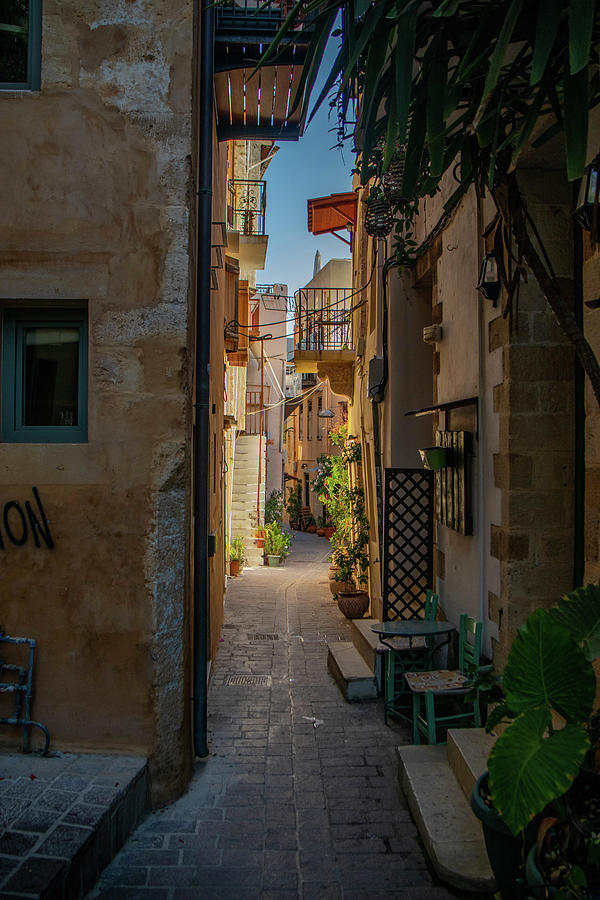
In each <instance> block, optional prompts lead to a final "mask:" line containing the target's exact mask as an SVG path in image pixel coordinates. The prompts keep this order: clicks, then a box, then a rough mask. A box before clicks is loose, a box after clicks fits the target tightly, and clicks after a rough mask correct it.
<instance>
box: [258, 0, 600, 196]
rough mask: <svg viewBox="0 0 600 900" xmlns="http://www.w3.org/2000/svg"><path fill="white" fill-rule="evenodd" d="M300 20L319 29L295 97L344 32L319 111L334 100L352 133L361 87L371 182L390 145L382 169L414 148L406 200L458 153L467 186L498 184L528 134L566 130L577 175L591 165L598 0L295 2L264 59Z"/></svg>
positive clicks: (536, 138)
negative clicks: (377, 158) (481, 180)
mask: <svg viewBox="0 0 600 900" xmlns="http://www.w3.org/2000/svg"><path fill="white" fill-rule="evenodd" d="M340 15H341V22H342V28H341V30H340V28H339V23H340V18H339V16H340ZM299 22H309V23H310V27H311V28H312V29H313V33H312V39H311V42H310V45H309V48H308V54H307V59H306V62H305V65H304V67H303V73H302V79H301V81H300V84H299V86H298V90H297V92H296V96H295V99H294V104H295V105H297V104H298V103H299V102H300V101H301V100H302V98H303V97H305V96H307V95H308V94H310V92H311V91H312V90H313V88H314V86H315V82H316V79H317V75H318V72H319V68H320V66H321V62H322V55H323V49H324V47H325V44H326V41H327V39H328V38H329V36H330V35H333V36H334V37H337V36H340V35H341V37H342V40H341V41H340V42H339V44H340V46H339V50H338V53H337V55H336V57H335V60H334V62H333V64H332V66H331V68H330V69H329V71H328V72H327V73H326V77H325V82H324V85H323V88H322V90H321V92H320V94H319V95H318V97H317V99H316V100H315V101H314V103H313V106H312V110H311V117H312V115H314V112H315V111H316V109H317V108H318V107H319V106H320V105H321V104H322V103H323V102H324V101H325V100H326V99H327V98H330V99H329V102H330V104H331V106H335V107H336V109H337V110H338V115H339V117H340V128H341V130H342V132H343V134H344V135H346V136H347V135H348V134H349V130H350V129H351V128H352V127H353V125H354V121H355V113H354V102H355V101H354V98H355V97H357V96H358V97H360V102H359V103H358V109H357V111H356V123H357V127H356V129H355V131H354V138H355V141H356V149H357V150H359V151H360V152H361V154H362V161H361V175H362V181H363V184H366V182H367V181H368V178H369V176H370V174H371V173H372V170H371V168H370V166H371V163H372V159H373V156H374V155H376V154H377V149H378V147H380V146H381V145H382V144H383V146H384V148H385V150H384V156H383V170H384V171H385V170H386V169H387V167H388V165H389V163H390V161H391V159H392V157H393V155H394V153H395V152H396V150H397V148H398V147H402V146H405V155H406V160H405V167H404V189H405V194H406V197H407V198H408V199H414V196H415V194H416V193H418V194H419V195H420V196H425V195H426V194H429V193H432V192H433V191H435V189H436V187H437V186H438V184H439V181H440V179H441V177H442V176H443V174H444V173H445V172H446V171H448V170H449V169H454V168H455V167H456V161H457V160H458V161H459V170H458V173H457V174H458V177H459V179H460V183H461V186H468V185H469V184H471V183H472V181H473V180H474V178H476V177H478V176H479V175H481V174H484V175H485V177H486V180H487V182H488V185H489V186H490V187H492V186H493V185H494V184H496V182H497V181H498V179H499V178H501V177H502V176H503V175H504V174H506V173H507V172H509V171H511V170H512V169H514V167H515V166H516V164H517V162H518V160H519V156H520V154H521V153H522V152H523V150H524V148H525V147H526V146H527V145H528V143H529V142H530V141H532V142H533V143H534V145H535V146H539V145H540V144H542V143H543V142H544V141H546V140H548V139H549V138H550V137H552V136H554V135H555V134H556V133H557V132H562V133H563V135H564V142H565V154H566V160H567V170H568V175H569V178H570V179H573V178H578V177H580V176H581V174H582V173H583V169H584V166H585V161H586V159H585V156H586V146H587V129H588V110H589V108H591V107H593V106H595V105H596V104H597V103H598V101H599V99H600V93H599V90H600V82H599V79H598V56H597V50H596V48H595V43H594V42H595V40H596V39H597V38H598V29H599V10H598V4H597V3H595V2H590V0H571V2H567V0H498V2H495V3H494V4H490V3H489V0H461V2H458V0H443V2H439V0H433V2H431V0H430V2H416V0H378V2H377V3H371V2H367V0H346V2H343V0H339V2H333V3H327V4H324V3H322V2H321V0H298V2H297V3H296V4H295V5H294V7H293V9H292V11H291V12H290V14H289V16H288V18H287V20H286V22H285V23H284V24H283V26H282V28H281V30H280V32H279V34H278V35H277V37H276V39H275V41H274V42H273V44H271V46H270V47H269V49H268V50H267V51H266V53H265V55H264V57H263V60H262V63H263V64H264V63H265V62H266V61H267V60H268V59H269V57H270V56H271V55H272V54H273V53H274V52H275V50H276V48H277V47H278V46H279V45H280V44H281V43H282V42H283V43H285V42H287V41H293V39H294V34H295V33H296V31H295V29H296V28H297V27H298V23H299ZM332 91H333V95H332V93H331V92H332Z"/></svg>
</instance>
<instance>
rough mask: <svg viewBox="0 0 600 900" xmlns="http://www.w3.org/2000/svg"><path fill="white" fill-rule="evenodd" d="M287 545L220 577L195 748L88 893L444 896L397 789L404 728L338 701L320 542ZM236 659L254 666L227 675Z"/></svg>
mask: <svg viewBox="0 0 600 900" xmlns="http://www.w3.org/2000/svg"><path fill="white" fill-rule="evenodd" d="M292 549H293V552H292V554H291V556H290V557H289V558H288V560H287V562H286V564H285V566H283V567H281V568H278V569H269V568H254V569H246V570H245V571H244V573H243V575H242V576H241V577H240V578H237V579H230V580H229V586H228V591H227V598H226V610H225V625H224V628H223V635H222V642H221V643H220V645H219V647H220V649H219V654H218V657H217V659H216V662H215V666H214V670H213V674H212V680H211V685H210V692H209V707H208V708H209V748H210V756H209V757H208V758H207V759H206V760H205V761H202V762H200V761H199V762H197V764H196V768H195V774H194V778H193V781H192V783H191V785H190V788H189V790H188V792H187V793H186V794H185V795H184V796H183V797H182V798H181V799H180V800H179V801H177V802H176V803H174V804H173V805H171V806H170V807H168V808H166V809H164V810H159V811H158V812H156V813H154V814H152V815H151V816H149V818H148V819H147V820H146V821H145V822H144V823H143V825H142V826H141V827H140V828H139V829H138V830H137V831H136V832H135V833H134V835H133V836H132V837H131V838H130V840H129V841H128V842H127V844H126V845H125V847H124V848H123V850H122V851H121V853H120V854H119V855H118V856H117V857H116V859H115V860H114V861H113V863H112V865H111V866H110V867H109V868H108V869H107V870H106V871H105V873H104V874H103V876H102V878H101V880H100V882H99V883H98V884H97V885H96V887H95V889H94V890H93V891H92V893H91V894H90V897H93V898H102V900H112V898H122V900H137V898H139V900H151V898H154V900H192V898H215V900H217V898H219V900H246V898H248V900H250V898H259V897H260V898H264V900H276V898H282V900H283V898H294V897H301V898H304V900H334V898H344V900H359V898H369V900H377V898H383V897H385V898H393V897H398V898H404V900H444V898H451V897H455V896H457V895H456V894H454V893H452V892H451V891H449V890H448V889H447V888H445V887H443V886H441V885H440V884H439V883H438V882H437V880H436V879H435V876H433V875H432V874H431V872H430V869H429V868H428V864H427V862H426V859H425V857H424V855H423V852H422V850H421V847H420V844H419V841H418V837H417V832H416V828H415V826H414V824H413V822H412V820H411V817H410V814H409V812H408V810H407V809H406V807H405V804H404V802H403V799H402V797H401V796H400V792H399V789H398V782H397V763H396V758H395V747H396V746H397V745H398V744H400V743H405V742H406V741H407V739H408V730H406V729H404V728H402V727H401V726H399V725H398V724H397V723H392V724H391V726H390V727H386V726H385V725H384V722H383V708H382V701H381V700H377V701H371V702H365V703H357V704H349V703H347V702H346V701H345V700H344V699H343V698H342V695H341V693H340V691H339V689H338V687H337V686H336V684H335V683H334V682H333V680H332V678H331V677H330V675H329V674H328V672H327V643H326V642H327V641H332V640H339V639H341V640H349V639H350V638H349V623H348V622H347V620H346V619H344V617H343V616H342V615H341V613H340V612H339V611H338V609H337V606H336V604H334V603H333V602H332V599H331V594H330V591H329V584H328V580H327V566H328V564H327V562H326V556H327V551H328V549H329V544H328V542H326V541H325V540H324V539H322V538H318V537H316V536H313V535H309V534H303V533H298V534H296V535H295V537H294V541H293V544H292ZM249 675H251V676H260V677H257V678H255V679H247V678H240V677H239V676H249ZM248 680H249V681H255V682H256V683H254V684H243V683H242V684H240V683H237V684H236V682H243V681H248Z"/></svg>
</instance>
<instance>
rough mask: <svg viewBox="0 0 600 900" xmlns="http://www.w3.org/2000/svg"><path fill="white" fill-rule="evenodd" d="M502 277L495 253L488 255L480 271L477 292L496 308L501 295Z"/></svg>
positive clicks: (484, 258)
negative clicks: (499, 273)
mask: <svg viewBox="0 0 600 900" xmlns="http://www.w3.org/2000/svg"><path fill="white" fill-rule="evenodd" d="M500 287H501V285H500V277H499V275H498V264H497V262H496V257H495V256H494V254H493V253H487V254H486V255H485V256H484V257H483V260H482V263H481V269H480V270H479V281H478V282H477V290H478V291H479V292H480V293H481V294H483V296H484V297H485V298H486V300H491V301H492V304H493V305H494V306H495V305H496V301H497V299H498V297H499V295H500Z"/></svg>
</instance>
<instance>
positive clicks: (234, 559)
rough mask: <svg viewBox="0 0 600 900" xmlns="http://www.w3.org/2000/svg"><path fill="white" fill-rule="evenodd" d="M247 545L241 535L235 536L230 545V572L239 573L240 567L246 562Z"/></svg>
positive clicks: (232, 573) (231, 573)
mask: <svg viewBox="0 0 600 900" xmlns="http://www.w3.org/2000/svg"><path fill="white" fill-rule="evenodd" d="M245 549H246V547H245V545H244V541H243V539H242V538H241V537H234V538H232V540H231V544H230V545H229V574H230V575H239V574H240V568H241V566H242V563H243V562H244V551H245Z"/></svg>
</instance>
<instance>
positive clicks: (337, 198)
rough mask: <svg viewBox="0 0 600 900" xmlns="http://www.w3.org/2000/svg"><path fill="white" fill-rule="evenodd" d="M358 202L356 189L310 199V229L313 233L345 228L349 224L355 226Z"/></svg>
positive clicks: (308, 203)
mask: <svg viewBox="0 0 600 900" xmlns="http://www.w3.org/2000/svg"><path fill="white" fill-rule="evenodd" d="M356 202H357V197H356V194H355V193H354V191H350V192H349V193H347V194H330V195H329V197H315V198H314V199H313V200H308V201H307V205H308V230H309V231H310V232H311V234H328V233H334V232H336V231H340V230H341V229H344V230H345V229H346V226H347V225H352V226H355V225H356ZM336 237H339V235H336Z"/></svg>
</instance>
